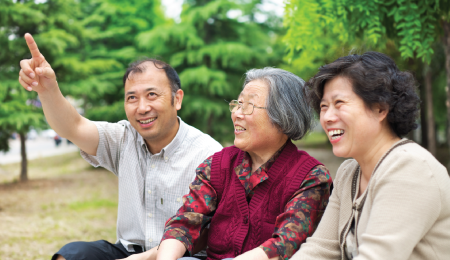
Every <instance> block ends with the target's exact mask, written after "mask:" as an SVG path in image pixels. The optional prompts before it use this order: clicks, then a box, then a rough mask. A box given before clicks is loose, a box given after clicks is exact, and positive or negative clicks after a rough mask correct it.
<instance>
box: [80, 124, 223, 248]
mask: <svg viewBox="0 0 450 260" xmlns="http://www.w3.org/2000/svg"><path fill="white" fill-rule="evenodd" d="M178 120H179V122H180V127H179V129H178V132H177V134H176V136H175V138H174V139H173V140H172V142H171V143H170V144H168V145H167V146H166V147H164V148H163V149H162V150H161V152H160V153H157V154H151V153H150V151H149V150H148V148H147V145H146V144H145V141H144V139H143V138H142V136H141V135H140V134H139V133H138V132H137V131H136V130H135V129H134V128H133V127H132V126H131V124H130V123H129V122H128V121H126V120H123V121H120V122H118V123H108V122H94V123H95V124H96V126H97V129H98V132H99V135H100V140H99V144H98V148H97V155H96V156H92V155H88V154H87V153H85V152H83V151H81V155H82V157H83V158H84V159H85V160H86V161H88V162H89V163H90V164H92V165H93V166H95V167H98V166H102V167H104V168H106V169H108V170H109V171H111V172H113V173H114V174H115V175H117V176H118V177H119V205H118V216H117V241H120V242H121V243H122V244H123V245H124V247H125V248H127V250H128V251H130V252H134V249H133V247H132V245H133V244H137V245H140V246H143V247H144V249H145V250H149V249H151V248H153V247H155V246H157V245H158V244H159V242H160V240H161V238H162V236H163V232H164V224H165V222H166V220H167V219H169V218H170V217H172V216H173V215H175V214H176V212H177V210H178V209H179V208H180V207H181V205H182V203H183V202H182V197H183V195H185V194H187V193H189V184H190V183H191V182H192V181H193V180H194V178H195V169H196V168H197V166H198V165H199V164H200V163H202V162H203V161H204V160H205V159H206V158H207V157H209V156H210V155H212V154H214V153H215V152H218V151H220V150H222V146H221V145H220V144H219V143H218V142H217V141H215V140H214V139H213V138H212V137H210V136H209V135H207V134H204V133H202V132H200V131H199V130H197V129H196V128H194V127H192V126H190V125H188V124H186V123H184V122H183V121H182V120H181V119H180V118H178Z"/></svg>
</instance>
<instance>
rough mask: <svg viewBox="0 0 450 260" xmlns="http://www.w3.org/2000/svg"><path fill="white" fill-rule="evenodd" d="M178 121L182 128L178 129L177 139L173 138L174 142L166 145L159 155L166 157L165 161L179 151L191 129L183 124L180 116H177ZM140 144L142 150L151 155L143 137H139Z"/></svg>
mask: <svg viewBox="0 0 450 260" xmlns="http://www.w3.org/2000/svg"><path fill="white" fill-rule="evenodd" d="M177 119H178V122H179V123H180V127H179V128H178V132H177V134H176V135H175V138H173V139H172V141H171V142H170V143H169V144H168V145H166V146H165V147H164V148H163V149H162V150H161V152H160V153H159V154H161V155H162V156H164V159H165V160H168V159H169V158H171V157H172V155H173V154H174V153H175V151H176V150H177V149H178V147H179V146H180V145H181V144H182V143H183V140H184V138H185V137H186V135H187V133H188V131H189V128H188V126H187V125H186V123H185V122H183V120H181V118H180V117H178V116H177ZM138 142H139V144H140V146H141V147H142V149H144V150H146V151H148V152H149V153H150V151H149V150H148V148H147V144H146V143H145V140H144V138H143V137H142V136H141V135H138ZM150 154H152V153H150Z"/></svg>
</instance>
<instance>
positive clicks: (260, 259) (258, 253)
mask: <svg viewBox="0 0 450 260" xmlns="http://www.w3.org/2000/svg"><path fill="white" fill-rule="evenodd" d="M277 259H278V256H277V257H273V258H271V259H269V258H268V257H267V255H266V253H265V252H264V250H262V249H261V248H259V247H257V248H255V249H253V250H250V251H247V252H245V253H243V254H242V255H239V256H237V257H236V258H234V260H277Z"/></svg>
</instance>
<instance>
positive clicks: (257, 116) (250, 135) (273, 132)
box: [231, 80, 284, 152]
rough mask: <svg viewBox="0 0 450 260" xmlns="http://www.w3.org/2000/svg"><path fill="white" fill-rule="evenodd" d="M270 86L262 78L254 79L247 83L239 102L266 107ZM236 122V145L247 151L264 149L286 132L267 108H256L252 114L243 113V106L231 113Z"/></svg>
mask: <svg viewBox="0 0 450 260" xmlns="http://www.w3.org/2000/svg"><path fill="white" fill-rule="evenodd" d="M268 95H269V87H268V85H267V83H265V82H264V81H262V80H254V81H251V82H249V83H248V84H247V85H245V87H244V89H243V90H242V92H241V94H240V95H239V98H238V101H239V102H251V103H253V104H254V105H255V106H257V107H265V104H266V100H267V98H268ZM231 119H232V120H233V124H234V135H235V138H234V145H235V146H236V147H238V148H239V149H241V150H243V151H246V152H258V151H264V150H265V149H267V148H270V147H271V146H273V145H274V144H275V143H277V142H280V140H281V139H282V138H283V136H284V134H283V133H282V132H281V131H279V129H278V128H277V127H276V126H275V125H274V124H272V123H271V122H270V119H269V115H268V114H267V109H261V108H256V107H255V108H254V110H253V113H252V114H251V115H244V114H242V108H240V109H238V110H237V111H236V112H234V113H231Z"/></svg>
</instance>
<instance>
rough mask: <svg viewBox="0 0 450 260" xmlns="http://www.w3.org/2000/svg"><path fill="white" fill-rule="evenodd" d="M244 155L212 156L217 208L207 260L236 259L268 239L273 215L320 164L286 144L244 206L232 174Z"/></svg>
mask: <svg viewBox="0 0 450 260" xmlns="http://www.w3.org/2000/svg"><path fill="white" fill-rule="evenodd" d="M244 153H245V152H244V151H241V150H240V149H238V148H236V147H235V146H231V147H227V148H224V149H223V150H222V151H220V152H218V153H216V154H214V157H213V160H212V165H211V185H212V186H213V188H214V189H215V190H216V192H217V196H218V204H217V205H218V206H217V210H216V212H215V214H214V217H213V219H212V221H211V225H210V230H209V237H208V242H207V245H208V249H207V254H208V260H220V259H224V258H233V257H236V256H238V255H240V254H242V253H244V252H247V251H249V250H252V249H253V248H256V247H258V246H260V245H261V244H262V243H263V242H264V241H266V240H268V239H270V238H271V237H272V233H273V232H274V229H275V221H276V218H277V216H278V215H280V214H281V213H283V212H284V207H285V205H286V204H287V202H288V201H289V200H290V198H291V197H292V196H293V195H294V193H295V192H296V191H297V190H298V189H299V188H300V185H301V184H302V182H303V180H304V179H305V177H306V175H307V174H308V173H309V172H310V170H311V169H312V168H314V167H315V166H317V165H319V164H321V163H320V162H319V161H317V160H316V159H314V158H313V157H311V156H309V155H308V153H306V152H304V151H299V150H298V149H297V147H296V146H295V145H294V144H292V142H291V141H288V143H287V145H286V147H285V148H284V149H283V151H282V152H281V154H280V155H279V157H278V158H277V159H276V160H275V162H274V163H273V164H272V166H271V167H270V169H269V172H268V175H269V179H267V180H266V181H264V182H262V183H261V184H259V186H258V188H257V189H256V190H255V194H254V195H253V197H252V199H251V201H250V203H247V200H246V195H245V190H244V187H243V186H242V184H241V182H240V181H239V179H238V177H237V175H236V173H235V172H234V168H235V167H236V166H237V165H238V164H239V163H241V162H242V159H243V156H244Z"/></svg>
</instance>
